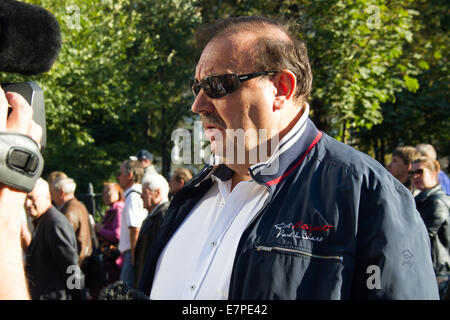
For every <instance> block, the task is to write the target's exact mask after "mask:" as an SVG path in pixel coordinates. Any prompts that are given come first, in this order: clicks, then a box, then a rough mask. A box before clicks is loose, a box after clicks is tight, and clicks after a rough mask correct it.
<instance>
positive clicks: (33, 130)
mask: <svg viewBox="0 0 450 320" xmlns="http://www.w3.org/2000/svg"><path fill="white" fill-rule="evenodd" d="M42 132H43V131H42V128H41V126H40V125H38V124H37V123H36V122H34V121H33V120H31V121H30V125H29V126H28V131H27V135H28V136H29V137H30V138H31V139H33V140H34V141H36V143H37V144H38V145H39V149H40V148H41V139H42Z"/></svg>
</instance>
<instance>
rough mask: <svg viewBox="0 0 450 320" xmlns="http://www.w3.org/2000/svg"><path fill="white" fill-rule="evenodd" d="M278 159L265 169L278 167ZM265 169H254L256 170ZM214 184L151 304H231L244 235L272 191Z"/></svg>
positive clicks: (290, 137) (248, 184) (166, 254)
mask: <svg viewBox="0 0 450 320" xmlns="http://www.w3.org/2000/svg"><path fill="white" fill-rule="evenodd" d="M308 113H309V106H308V105H306V108H305V111H304V113H303V115H302V117H301V118H300V119H299V121H298V122H297V124H296V125H295V126H294V128H292V130H290V131H289V133H288V134H287V135H286V136H285V137H283V139H281V141H280V142H279V144H278V146H277V149H276V151H275V153H276V156H279V155H280V154H281V153H283V152H284V151H286V150H287V149H288V148H289V147H290V146H291V145H292V144H293V143H294V142H295V141H296V140H297V139H299V138H300V136H301V135H302V133H303V132H304V129H305V126H304V125H305V124H306V120H307V118H308ZM274 157H275V155H274V156H273V157H271V159H269V160H268V161H267V162H266V164H268V163H270V162H273V159H274ZM258 166H261V164H258V165H255V166H254V167H255V170H259V171H260V170H261V169H259V168H257V167H258ZM213 179H214V180H215V182H214V183H213V185H212V186H211V188H210V189H209V190H208V192H207V193H206V194H205V195H204V196H203V198H202V199H201V200H200V201H199V202H198V203H197V204H196V205H195V206H194V207H193V208H192V210H191V212H190V213H189V215H188V216H187V217H186V218H185V220H184V221H183V223H182V224H181V225H180V227H179V228H178V230H177V231H176V232H175V234H174V235H173V236H172V238H171V239H170V240H169V242H168V243H167V245H166V247H165V248H164V250H163V251H162V252H161V255H160V256H159V258H158V262H157V265H156V270H155V276H154V280H153V286H152V290H151V292H150V299H166V300H175V299H176V300H193V299H195V300H223V299H228V290H229V285H230V279H231V272H232V270H233V264H234V260H235V255H236V250H237V247H238V244H239V241H240V239H241V236H242V234H243V232H244V231H245V229H246V228H247V227H248V225H249V224H250V223H251V221H252V220H253V218H254V217H255V216H256V214H257V213H258V212H259V211H260V210H261V209H262V208H263V206H264V204H265V202H266V199H267V198H268V196H269V191H268V190H267V189H266V188H265V187H264V186H262V185H260V184H258V183H256V182H255V181H254V180H249V181H243V182H240V183H238V184H237V185H236V187H235V188H234V189H233V190H232V191H231V192H230V189H231V179H230V180H228V181H221V180H219V179H218V178H216V177H214V176H213Z"/></svg>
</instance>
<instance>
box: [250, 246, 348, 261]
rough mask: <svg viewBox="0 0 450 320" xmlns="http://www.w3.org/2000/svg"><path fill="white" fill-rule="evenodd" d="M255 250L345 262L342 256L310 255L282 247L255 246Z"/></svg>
mask: <svg viewBox="0 0 450 320" xmlns="http://www.w3.org/2000/svg"><path fill="white" fill-rule="evenodd" d="M255 249H256V250H257V251H264V252H271V251H279V252H289V253H296V254H300V255H303V256H307V257H311V258H318V259H325V260H337V261H339V262H342V261H343V260H344V258H343V257H342V256H320V255H317V254H313V253H310V252H307V251H302V250H297V249H289V248H282V247H267V246H255Z"/></svg>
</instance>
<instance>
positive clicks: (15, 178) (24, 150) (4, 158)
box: [0, 132, 44, 192]
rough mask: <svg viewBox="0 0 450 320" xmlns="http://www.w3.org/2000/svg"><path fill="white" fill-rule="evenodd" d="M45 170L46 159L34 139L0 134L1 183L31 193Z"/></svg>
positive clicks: (4, 133)
mask: <svg viewBox="0 0 450 320" xmlns="http://www.w3.org/2000/svg"><path fill="white" fill-rule="evenodd" d="M43 168H44V159H43V157H42V155H41V152H40V150H39V146H38V144H37V143H36V142H35V141H34V140H33V139H31V138H30V137H28V136H26V135H23V134H19V133H9V132H1V133H0V182H2V183H4V184H6V185H8V186H11V187H13V188H15V189H18V190H22V191H26V192H30V191H31V190H33V188H34V184H35V182H36V180H37V179H38V178H39V177H40V176H41V173H42V170H43Z"/></svg>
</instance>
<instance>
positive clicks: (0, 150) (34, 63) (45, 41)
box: [0, 0, 61, 192]
mask: <svg viewBox="0 0 450 320" xmlns="http://www.w3.org/2000/svg"><path fill="white" fill-rule="evenodd" d="M60 48H61V36H60V29H59V24H58V22H57V20H56V19H55V17H54V16H53V15H52V14H51V13H50V12H49V11H47V10H45V9H44V8H41V7H39V6H35V5H31V4H28V3H24V2H20V1H16V0H1V1H0V72H6V73H19V74H23V75H37V74H40V73H43V72H46V71H48V70H50V68H51V66H52V65H53V63H54V62H55V60H56V58H57V56H58V54H59V51H60ZM1 80H3V79H1ZM1 87H2V89H3V90H4V91H5V92H7V91H12V92H16V93H19V94H20V95H22V96H23V97H24V98H25V100H26V101H27V102H28V103H29V104H30V106H31V107H32V108H33V120H34V121H35V122H36V123H37V124H38V125H39V126H40V127H41V128H42V131H43V135H42V139H41V147H42V148H45V145H46V140H47V137H46V125H45V102H44V93H43V91H42V89H41V88H40V87H39V85H38V84H37V83H36V82H24V83H1ZM8 114H9V113H8ZM43 168H44V159H43V157H42V155H41V152H40V150H39V146H38V144H37V143H36V142H35V141H34V140H32V139H31V138H29V137H28V136H26V135H22V134H18V133H10V132H0V182H2V183H4V184H6V185H9V186H11V187H13V188H16V189H19V190H23V191H26V192H29V191H31V190H32V189H33V187H34V184H35V182H36V180H37V179H38V178H39V177H40V176H41V173H42V170H43Z"/></svg>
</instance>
